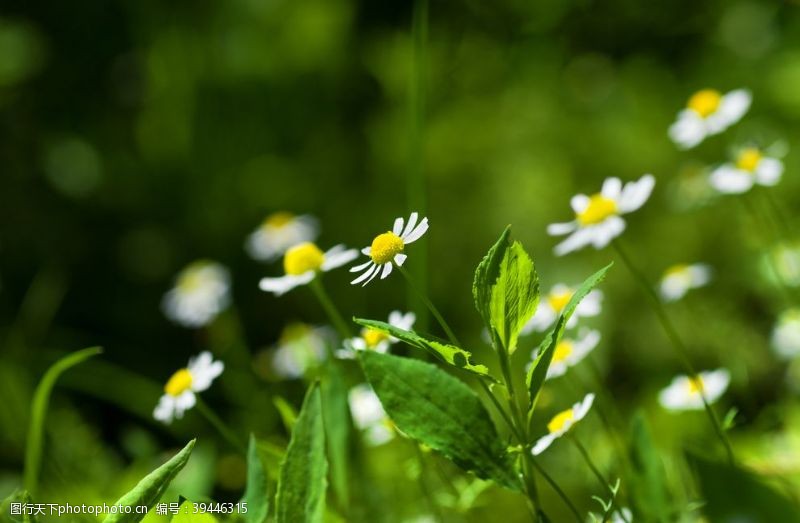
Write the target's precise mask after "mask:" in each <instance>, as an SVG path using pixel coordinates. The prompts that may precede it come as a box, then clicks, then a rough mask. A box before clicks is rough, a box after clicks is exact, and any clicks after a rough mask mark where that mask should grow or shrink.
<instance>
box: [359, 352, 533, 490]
mask: <svg viewBox="0 0 800 523" xmlns="http://www.w3.org/2000/svg"><path fill="white" fill-rule="evenodd" d="M360 354H361V358H360V359H361V363H362V367H363V369H364V374H365V375H366V377H367V380H368V381H369V383H370V384H371V385H372V387H373V389H375V393H376V394H377V395H378V397H379V398H380V400H381V404H382V405H383V407H384V409H385V410H386V412H387V414H388V415H389V417H390V418H391V419H392V421H394V422H395V423H396V424H397V426H398V428H399V429H400V430H401V431H403V432H404V433H405V434H407V435H408V436H410V437H412V438H414V439H416V440H418V441H420V442H422V443H424V444H425V445H427V446H429V447H431V448H432V449H434V450H437V451H439V452H441V453H442V454H443V455H444V456H446V457H447V458H449V459H450V460H452V461H453V462H454V463H456V464H457V465H458V466H460V467H461V468H463V469H465V470H468V471H471V472H473V473H475V475H477V476H478V477H480V478H483V479H492V480H494V481H495V482H496V483H498V484H500V485H503V486H505V487H508V488H511V489H515V490H519V489H520V484H519V478H518V476H517V474H516V472H515V470H514V466H513V462H514V460H513V458H512V457H511V455H509V454H508V453H507V452H506V445H505V444H504V443H503V441H502V440H501V439H500V437H499V436H498V435H497V431H496V429H495V427H494V425H493V424H492V421H491V416H490V415H489V413H488V412H487V411H486V409H485V408H484V406H483V404H482V403H481V401H480V400H479V399H478V396H477V395H476V394H475V393H474V392H473V391H472V389H470V388H469V387H467V386H466V385H464V384H463V383H462V382H460V381H459V380H457V379H455V378H453V377H452V376H450V375H449V374H447V373H446V372H444V371H443V370H441V369H439V368H438V367H436V366H435V365H431V364H429V363H425V362H422V361H419V360H413V359H409V358H401V357H398V356H392V355H390V354H380V353H377V352H374V351H364V352H361V353H360Z"/></svg>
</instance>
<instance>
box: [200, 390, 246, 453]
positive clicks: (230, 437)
mask: <svg viewBox="0 0 800 523" xmlns="http://www.w3.org/2000/svg"><path fill="white" fill-rule="evenodd" d="M196 398H197V403H196V404H195V407H196V408H197V410H198V412H200V414H202V415H203V417H204V418H206V420H208V422H209V423H211V424H212V425H213V426H214V428H215V429H217V432H219V433H220V435H221V436H222V437H223V438H224V439H225V441H227V442H228V443H229V444H230V445H231V446H232V447H233V448H235V449H236V450H238V451H239V452H240V453H242V454H247V449H246V448H245V446H244V444H243V443H242V442H241V441H239V438H237V437H236V434H234V433H233V431H232V430H231V429H230V428H228V426H227V425H226V424H225V422H224V421H222V420H221V419H220V417H219V416H217V414H216V413H215V412H214V411H213V410H211V407H209V406H208V405H206V403H205V402H204V401H203V400H202V399H201V398H200V396H196Z"/></svg>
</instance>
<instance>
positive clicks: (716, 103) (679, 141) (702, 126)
mask: <svg viewBox="0 0 800 523" xmlns="http://www.w3.org/2000/svg"><path fill="white" fill-rule="evenodd" d="M751 101H752V96H751V95H750V91H748V90H747V89H736V90H735V91H730V92H728V93H726V94H722V93H720V92H719V91H716V90H714V89H703V90H701V91H697V92H696V93H694V94H693V95H692V96H691V98H689V102H688V103H687V104H686V108H685V109H683V110H682V111H681V112H679V113H678V119H677V120H675V123H673V124H672V125H671V126H670V128H669V137H670V138H671V139H672V141H673V142H675V144H676V145H677V146H678V147H680V148H681V149H691V148H692V147H694V146H695V145H697V144H699V143H700V142H702V141H703V140H704V139H705V138H706V136H711V135H714V134H719V133H721V132H722V131H724V130H725V129H727V128H728V127H730V126H731V125H733V124H735V123H736V122H738V121H739V120H740V119H741V118H742V116H744V114H745V113H746V112H747V110H748V109H749V108H750V102H751Z"/></svg>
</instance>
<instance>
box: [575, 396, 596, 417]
mask: <svg viewBox="0 0 800 523" xmlns="http://www.w3.org/2000/svg"><path fill="white" fill-rule="evenodd" d="M592 403H594V394H593V393H591V392H590V393H589V394H587V395H586V396H584V398H583V400H582V401H580V402H579V403H576V404H575V405H573V407H572V414H573V418H572V422H573V423H575V422H578V421H580V420H582V419H583V418H584V417H586V414H587V413H588V412H589V409H591V408H592Z"/></svg>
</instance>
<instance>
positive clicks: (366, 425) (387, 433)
mask: <svg viewBox="0 0 800 523" xmlns="http://www.w3.org/2000/svg"><path fill="white" fill-rule="evenodd" d="M348 400H349V403H350V413H351V414H352V415H353V423H355V425H356V427H358V429H359V430H363V431H364V435H365V437H366V439H367V442H368V443H369V444H370V445H376V446H377V445H381V444H383V443H386V442H387V441H389V440H391V439H392V438H394V430H393V429H392V423H391V421H390V420H389V417H388V416H387V415H386V411H385V410H383V405H381V400H380V399H378V395H377V394H375V391H373V390H372V387H370V386H369V385H367V384H366V383H362V384H361V385H356V386H355V387H353V388H352V389H350V393H349V395H348Z"/></svg>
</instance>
